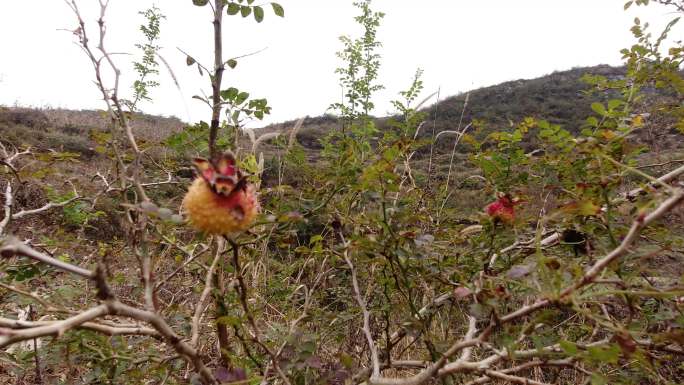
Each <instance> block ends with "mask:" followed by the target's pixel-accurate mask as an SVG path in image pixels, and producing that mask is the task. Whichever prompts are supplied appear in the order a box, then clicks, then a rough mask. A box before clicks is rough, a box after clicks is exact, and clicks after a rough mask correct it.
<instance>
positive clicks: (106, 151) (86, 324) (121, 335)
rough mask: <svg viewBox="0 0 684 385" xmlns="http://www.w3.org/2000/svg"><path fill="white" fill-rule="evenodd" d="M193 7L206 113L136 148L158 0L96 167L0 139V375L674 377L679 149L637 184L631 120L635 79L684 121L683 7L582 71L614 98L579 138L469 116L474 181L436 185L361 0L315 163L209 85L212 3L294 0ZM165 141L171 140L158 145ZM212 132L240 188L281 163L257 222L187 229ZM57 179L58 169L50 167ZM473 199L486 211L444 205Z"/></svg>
mask: <svg viewBox="0 0 684 385" xmlns="http://www.w3.org/2000/svg"><path fill="white" fill-rule="evenodd" d="M661 2H662V3H665V4H666V5H669V6H673V5H674V6H675V7H677V6H678V3H677V2H669V1H661ZM67 3H68V4H69V6H71V8H72V10H73V11H74V13H75V15H76V17H77V19H78V20H79V22H80V26H79V28H77V29H76V30H75V31H74V35H75V37H76V39H77V40H78V42H79V43H80V44H81V45H82V46H83V47H84V51H85V52H86V55H87V56H88V58H89V59H90V61H91V63H92V64H93V69H94V71H95V73H96V75H97V78H98V79H101V76H100V74H101V72H103V71H110V70H111V71H114V73H116V72H117V70H116V67H115V64H114V61H113V60H112V57H111V56H110V55H109V54H108V52H107V51H106V49H105V46H103V45H100V46H99V47H98V48H97V51H95V49H94V48H92V45H91V43H90V42H89V40H88V37H89V38H90V39H94V40H95V35H97V33H95V34H93V35H92V36H91V32H90V29H89V26H86V25H85V24H84V23H83V18H82V17H81V15H80V13H79V10H78V7H77V5H76V3H75V2H73V1H68V2H67ZM636 3H638V4H639V5H645V4H648V1H646V0H640V1H637V2H636ZM193 4H194V5H195V6H198V7H204V6H207V5H210V7H206V8H204V9H209V8H211V11H212V13H213V16H214V20H213V26H214V38H215V39H216V42H217V44H216V46H217V50H216V52H214V59H215V61H214V65H213V66H209V67H207V66H205V65H203V64H201V63H199V62H198V61H197V60H196V59H194V57H193V56H191V55H190V54H188V55H187V64H188V65H192V66H197V68H198V69H199V71H200V72H201V73H203V74H207V75H209V81H210V84H211V88H212V92H211V96H210V97H199V96H197V97H196V99H199V100H200V101H201V102H203V103H205V104H207V106H208V107H209V108H210V109H211V110H212V115H211V120H210V122H209V123H206V122H198V123H196V124H193V125H191V126H190V127H188V128H187V129H186V130H184V131H183V132H181V133H178V134H175V135H173V136H171V137H169V138H167V139H166V140H165V141H164V142H162V143H150V142H145V143H138V142H137V141H136V138H135V133H134V132H133V130H131V129H130V122H129V120H130V119H134V118H135V115H132V114H131V113H130V112H131V111H130V110H131V109H132V108H133V107H132V106H135V103H136V102H137V101H138V100H143V99H148V98H151V96H150V94H149V93H148V92H147V88H148V87H153V86H154V85H156V81H155V80H153V77H154V75H155V74H156V60H155V57H156V55H157V52H156V51H157V50H158V47H157V46H156V43H155V40H156V37H157V36H158V34H159V32H160V28H161V29H163V24H162V25H161V27H160V22H161V21H162V20H163V16H161V14H160V13H159V11H158V10H153V11H150V12H146V13H143V15H144V16H145V17H147V18H148V24H146V25H147V26H148V27H146V28H147V29H143V32H145V35H146V38H147V41H146V42H145V43H144V44H142V45H139V47H140V48H141V49H142V50H143V54H144V56H143V61H142V62H140V63H137V64H136V70H137V72H138V74H139V75H140V79H139V80H138V81H137V82H136V83H135V85H134V92H135V95H134V102H124V100H123V99H122V100H120V99H119V97H118V89H117V88H112V87H111V86H108V85H105V84H103V83H99V84H98V87H99V89H100V91H101V92H102V93H103V96H104V99H105V101H106V102H107V114H108V116H109V117H110V118H111V124H110V129H109V130H108V131H107V132H101V133H94V134H93V135H95V136H96V139H97V140H98V143H99V144H100V147H99V148H98V153H100V155H101V156H102V157H106V158H107V159H108V160H109V161H108V162H102V163H98V164H95V165H93V166H92V167H91V168H88V169H86V168H84V169H86V170H88V174H87V175H85V176H84V175H74V173H72V174H68V173H67V174H64V171H54V172H44V171H43V170H45V169H46V168H47V167H50V168H49V170H59V169H60V168H59V166H60V165H62V164H69V163H70V162H71V163H73V162H78V159H77V158H76V159H75V158H74V155H73V154H71V153H59V152H53V153H49V154H36V153H33V152H31V150H30V149H28V150H27V149H17V150H16V151H13V146H12V143H4V144H5V146H4V147H3V151H4V153H3V158H2V165H3V169H2V170H3V174H2V175H3V180H4V182H3V183H2V188H3V193H4V202H5V214H4V217H3V218H4V219H3V220H2V222H0V236H4V238H1V239H2V240H0V242H2V243H1V245H0V252H1V253H2V256H3V257H5V258H3V260H2V261H1V262H0V272H1V275H0V290H2V291H0V293H2V296H3V305H2V307H0V309H1V311H2V317H0V346H1V347H3V348H5V349H6V350H5V351H4V352H3V353H1V354H0V362H2V368H1V369H0V376H5V377H9V378H11V379H12V380H13V381H14V382H18V383H20V382H21V381H24V382H28V381H34V382H41V381H49V382H54V383H143V382H153V383H188V381H190V382H191V383H264V384H265V383H282V384H357V383H367V384H397V385H402V384H416V385H418V384H429V383H438V382H440V381H441V382H442V383H444V384H453V383H468V384H482V383H487V382H500V383H504V382H505V383H521V384H549V383H562V384H570V383H591V384H607V383H610V384H635V383H643V384H647V383H660V384H674V383H680V382H681V381H682V380H683V379H684V372H683V370H682V361H681V357H682V356H683V355H684V346H682V345H683V344H684V316H682V310H683V309H682V298H684V292H683V291H682V285H683V283H682V281H681V279H682V273H684V272H683V271H682V270H681V260H682V257H683V253H684V238H683V237H682V235H683V234H684V229H683V228H682V223H681V220H679V219H677V218H678V217H676V216H673V215H671V211H672V210H674V209H675V208H676V207H677V205H679V204H681V202H682V200H684V192H683V190H682V185H681V182H678V177H679V176H680V175H681V174H682V173H684V168H683V167H682V166H679V168H676V165H677V163H669V164H667V165H666V166H669V168H668V171H669V172H668V173H666V174H663V175H662V176H661V175H655V176H654V175H652V174H651V173H650V170H651V168H649V167H650V166H649V165H644V164H643V159H647V158H648V155H649V151H650V149H649V148H647V147H645V146H644V145H643V144H641V143H639V142H637V141H635V136H634V135H633V134H634V133H635V132H636V131H637V130H639V129H640V128H641V127H642V126H643V124H644V121H645V120H646V119H648V115H647V114H645V113H644V112H645V111H638V110H635V109H634V105H635V101H636V100H638V99H639V98H642V97H644V96H643V95H642V94H641V92H640V90H641V89H643V88H647V87H656V88H658V89H662V90H663V91H664V92H668V93H669V94H670V95H671V96H673V97H674V98H675V100H678V101H679V104H675V105H660V106H657V108H658V109H659V110H660V111H661V112H662V111H665V112H666V113H669V114H671V115H672V119H673V121H675V122H676V125H675V126H676V127H679V129H680V130H681V127H682V125H683V124H684V119H682V101H683V100H684V98H683V97H682V91H683V88H682V84H684V83H683V81H682V73H681V65H682V59H683V56H682V54H683V53H684V50H683V49H682V46H681V42H672V41H671V40H670V39H667V36H666V35H667V32H668V31H669V30H670V29H671V28H673V26H674V24H675V23H676V21H673V22H672V23H671V24H670V25H668V27H667V28H666V30H665V32H664V33H663V34H662V35H660V36H659V37H657V38H656V39H655V41H654V38H653V36H652V35H651V34H650V33H649V32H647V29H646V26H645V25H642V24H641V22H640V21H639V20H637V21H636V24H635V26H634V28H633V29H632V31H633V33H634V35H635V37H636V39H637V42H636V44H635V45H633V46H632V47H630V48H629V49H626V50H625V51H624V52H623V54H624V58H625V59H626V63H627V68H628V71H627V76H625V77H624V78H623V79H606V78H603V77H601V76H588V77H587V80H588V81H590V82H591V83H592V85H593V86H594V88H595V92H606V90H617V91H619V93H614V94H615V95H618V96H616V98H614V99H611V100H609V101H607V102H606V103H595V104H593V105H592V106H591V108H592V110H593V114H592V115H591V116H587V118H586V121H585V123H584V124H583V126H582V127H581V128H580V129H579V130H572V131H571V130H569V129H568V128H564V127H561V126H559V125H556V124H552V123H549V122H547V121H544V120H541V119H535V118H527V119H524V120H523V121H521V122H517V123H513V124H511V126H510V128H509V129H507V130H502V131H497V132H494V133H491V134H489V135H486V136H481V135H477V133H478V132H479V131H481V130H483V129H484V128H485V127H486V126H485V125H486V122H474V123H475V124H474V125H473V130H474V131H473V133H472V135H471V134H469V133H467V132H466V130H465V129H463V130H461V131H458V132H455V134H456V136H455V138H452V139H453V140H456V141H457V143H458V142H460V143H461V144H462V145H465V146H466V148H467V149H468V151H469V154H468V156H467V162H468V165H469V166H471V167H473V168H477V169H478V170H479V174H478V175H477V177H476V179H479V181H480V182H481V183H479V184H467V183H455V184H451V185H450V184H449V176H447V177H446V178H445V177H444V175H441V174H436V175H431V173H435V171H434V168H431V167H427V166H426V165H427V164H430V165H432V163H433V161H435V160H434V159H425V157H427V156H428V155H427V154H428V152H426V151H422V150H424V149H425V148H426V147H428V146H430V144H431V142H432V140H434V138H432V140H426V139H420V138H424V136H421V135H419V134H420V130H421V128H422V126H423V123H424V122H425V121H426V120H428V119H429V117H428V116H427V115H426V114H425V113H424V112H423V110H421V106H422V104H423V103H424V101H423V102H418V101H420V100H421V97H420V94H421V92H422V89H423V84H422V81H421V75H422V71H420V70H418V71H417V72H416V74H415V76H414V78H413V81H412V82H411V83H410V84H409V86H408V88H407V89H406V91H403V92H401V93H400V95H399V98H398V100H396V101H395V102H394V103H393V105H394V106H395V107H396V109H397V115H396V116H395V117H394V118H393V119H392V121H391V123H390V124H389V125H388V127H387V128H386V129H383V130H382V131H381V130H379V129H377V127H376V126H375V123H374V120H373V119H372V118H371V117H370V115H369V114H370V112H371V111H372V109H373V94H374V92H375V91H377V90H379V89H380V88H381V87H382V85H380V84H378V83H377V76H378V73H379V71H380V63H381V56H380V54H379V49H380V48H381V44H380V43H379V42H378V41H377V39H376V32H377V29H378V28H379V27H380V24H381V20H382V18H383V16H384V15H383V14H382V13H379V12H375V11H373V10H372V9H371V1H370V0H364V1H360V2H357V3H355V6H356V7H358V8H359V10H360V11H361V12H360V15H359V16H358V17H357V18H356V21H357V22H358V23H359V25H360V26H361V27H362V29H363V34H362V35H361V36H360V37H358V38H353V37H344V38H342V43H343V49H342V51H340V53H339V54H338V56H339V58H340V59H342V61H343V65H342V66H341V67H340V68H339V69H338V70H337V74H338V75H339V76H340V84H341V86H342V87H343V90H344V95H345V97H344V100H343V101H341V102H340V103H336V104H333V105H332V106H331V108H332V111H334V112H336V113H337V114H338V117H339V122H340V125H339V129H335V130H332V131H330V132H329V133H328V134H327V136H325V137H323V138H320V142H321V145H322V149H321V150H320V153H316V154H314V155H315V159H318V161H317V162H316V163H309V162H307V157H311V155H312V154H310V153H307V152H306V151H305V150H304V149H303V148H302V146H301V145H299V144H298V143H297V141H296V137H297V130H298V128H299V127H298V126H295V128H294V129H293V130H292V131H291V132H283V133H279V134H278V133H273V134H266V136H262V137H260V138H257V137H256V136H255V135H254V133H253V132H251V131H249V130H248V129H245V128H244V127H243V125H244V123H245V121H246V120H249V119H262V118H263V116H264V114H268V113H269V112H270V108H271V107H270V106H269V105H268V103H267V101H266V100H265V99H258V98H257V99H253V98H250V94H249V93H248V92H246V91H244V90H238V89H236V88H234V87H227V88H225V87H224V86H223V85H222V80H223V76H224V74H225V73H227V74H230V72H226V71H229V70H236V68H239V67H238V58H232V59H228V60H225V58H224V57H223V49H224V48H223V45H222V34H221V33H222V30H221V26H222V23H223V16H224V15H223V13H224V12H225V13H226V15H228V16H237V15H240V16H241V17H242V18H250V17H253V18H254V20H255V21H257V22H262V21H263V20H264V17H265V9H264V8H267V9H268V8H269V7H270V8H271V9H272V11H273V12H274V13H275V14H276V15H278V16H284V10H283V8H282V7H281V6H280V5H278V4H276V3H272V4H269V5H256V4H254V2H253V1H250V0H236V1H223V0H216V1H213V2H211V4H209V0H193ZM631 5H632V2H631V1H630V2H629V3H628V4H627V5H626V7H629V6H631ZM105 10H106V3H102V11H103V12H102V14H103V15H104V11H105ZM678 10H679V11H682V9H681V7H680V8H678ZM231 20H233V19H231ZM101 21H102V23H100V26H101V27H102V25H104V21H103V20H101ZM86 32H88V35H87V34H86ZM148 32H149V33H148ZM100 33H101V34H102V33H104V29H101V30H100ZM667 44H670V45H671V46H670V47H667V48H668V49H666V47H665V45H667ZM146 66H149V67H146ZM224 72H225V73H224ZM300 123H301V122H300ZM663 129H665V128H663ZM571 132H579V134H577V135H574V134H572V133H571ZM278 136H279V137H278ZM244 137H248V138H249V139H250V142H251V147H250V146H245V145H244V143H245V141H241V140H240V138H244ZM477 138H483V139H477ZM268 140H271V141H272V142H273V143H275V145H276V146H277V147H278V148H279V149H278V151H277V153H276V154H275V155H273V154H270V156H272V157H273V159H270V160H268V161H266V160H265V157H266V156H269V154H264V153H263V152H260V151H259V145H260V144H261V143H263V142H265V141H268ZM530 143H536V144H537V146H536V147H537V148H535V149H533V150H530V149H529V144H530ZM156 146H166V147H168V148H170V149H171V150H172V156H164V157H160V158H156V159H155V158H153V157H151V156H147V155H146V151H147V149H150V148H154V147H156ZM461 147H462V146H461ZM461 147H459V148H461ZM454 148H456V146H455V145H454ZM224 149H232V150H234V152H235V153H237V154H238V156H239V160H240V166H241V168H242V169H243V170H245V171H247V172H248V173H250V174H251V175H252V177H251V178H252V179H251V182H252V183H255V184H258V183H259V178H258V177H259V176H260V175H262V173H263V172H264V167H265V165H271V166H272V167H273V168H274V169H277V175H276V176H273V177H270V178H269V179H271V181H270V182H269V185H268V186H262V190H261V192H260V200H261V205H262V210H263V213H262V215H261V217H260V218H259V219H258V220H257V222H256V223H255V224H254V225H253V226H252V228H251V229H249V230H248V231H245V232H243V233H241V234H234V235H233V236H231V237H209V236H204V235H202V234H196V233H194V232H192V231H191V230H189V229H188V228H187V226H186V225H185V224H184V220H183V217H182V216H181V214H182V213H181V212H179V203H180V200H181V199H180V197H181V196H182V194H183V191H184V188H185V186H186V185H187V182H188V181H187V180H186V179H178V177H177V176H178V175H181V173H180V172H179V171H180V169H182V168H184V167H187V166H188V165H189V164H190V160H189V159H188V157H189V156H197V155H201V156H210V157H213V156H215V155H216V154H219V153H220V152H222V151H223V150H224ZM165 154H166V153H165ZM429 156H432V154H431V153H430V155H429ZM453 159H454V157H453V156H452V162H453ZM460 159H463V158H460ZM661 166H662V165H661ZM68 168H69V167H63V168H62V169H68ZM449 168H450V169H451V165H450V166H449ZM76 174H78V173H76ZM269 175H270V174H269ZM66 177H70V178H71V179H69V183H68V185H70V186H68V185H64V183H63V180H62V181H61V182H59V180H60V179H63V178H66ZM79 177H80V178H79ZM164 178H167V179H164ZM26 180H31V181H32V183H39V184H43V185H44V186H45V189H46V191H48V192H49V194H48V196H49V197H50V202H49V203H46V204H45V205H44V206H41V207H38V208H25V207H22V206H21V205H19V204H15V203H14V200H13V192H14V191H18V188H17V186H18V184H21V183H24V181H26ZM274 181H275V182H274ZM468 186H470V187H468ZM468 189H470V190H468ZM475 189H479V190H477V191H473V190H475ZM57 190H59V191H61V192H59V193H57V192H55V191H57ZM466 196H469V197H479V199H480V202H477V203H476V204H475V206H476V207H475V209H473V210H470V211H463V210H460V209H456V208H457V207H463V205H460V204H458V203H459V202H458V201H459V200H460V199H463V197H466ZM99 202H106V204H100V203H99ZM96 207H107V208H108V210H115V211H116V214H117V215H118V217H119V218H120V220H119V222H118V226H120V227H121V230H122V232H123V234H124V236H122V237H119V238H115V239H113V240H112V239H111V237H109V238H105V237H102V238H101V239H98V238H97V236H96V234H97V233H96V232H95V233H93V232H92V231H90V232H77V233H76V235H73V234H70V233H67V232H65V231H64V230H63V229H62V228H61V226H72V227H73V226H76V227H78V226H82V227H85V226H94V225H95V224H97V223H98V221H97V220H96V219H97V218H99V217H101V216H103V215H107V216H109V215H110V214H111V213H104V212H101V211H99V210H97V209H96ZM56 208H61V210H62V214H63V215H62V218H63V220H62V221H60V222H57V223H58V224H59V226H57V227H56V230H55V231H53V232H48V231H42V229H41V228H40V222H39V220H40V218H41V217H42V216H48V215H58V211H56V210H55V209H56ZM32 218H33V219H34V220H35V222H29V221H28V220H29V219H32ZM37 226H38V228H36V227H37ZM9 234H15V235H16V236H19V237H21V238H22V239H23V240H22V241H19V240H18V239H17V238H14V237H10V236H9ZM89 234H90V235H89ZM83 282H89V284H84V283H83ZM0 378H2V377H0Z"/></svg>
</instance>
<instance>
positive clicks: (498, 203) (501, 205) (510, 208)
mask: <svg viewBox="0 0 684 385" xmlns="http://www.w3.org/2000/svg"><path fill="white" fill-rule="evenodd" d="M497 196H498V199H497V200H495V201H494V202H492V203H490V204H489V205H487V207H486V208H485V211H486V212H487V215H489V216H490V217H491V218H492V219H494V222H503V223H505V224H511V223H513V221H515V206H516V205H517V204H519V203H521V202H522V201H521V200H520V199H518V198H511V196H510V194H504V193H498V194H497Z"/></svg>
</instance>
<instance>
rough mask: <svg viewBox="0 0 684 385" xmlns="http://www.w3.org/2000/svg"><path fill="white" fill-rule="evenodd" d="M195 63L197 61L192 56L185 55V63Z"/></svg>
mask: <svg viewBox="0 0 684 385" xmlns="http://www.w3.org/2000/svg"><path fill="white" fill-rule="evenodd" d="M195 63H197V61H196V60H195V59H194V58H193V57H192V56H186V57H185V64H187V65H189V66H191V65H193V64H195Z"/></svg>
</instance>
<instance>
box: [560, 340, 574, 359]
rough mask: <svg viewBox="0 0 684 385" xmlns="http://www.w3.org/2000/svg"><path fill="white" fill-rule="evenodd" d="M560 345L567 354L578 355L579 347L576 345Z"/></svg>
mask: <svg viewBox="0 0 684 385" xmlns="http://www.w3.org/2000/svg"><path fill="white" fill-rule="evenodd" d="M559 345H560V348H561V349H563V351H564V352H565V354H567V355H569V356H574V355H575V354H577V351H578V350H577V345H575V344H574V343H572V342H570V341H561V342H560V343H559Z"/></svg>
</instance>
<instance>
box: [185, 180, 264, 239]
mask: <svg viewBox="0 0 684 385" xmlns="http://www.w3.org/2000/svg"><path fill="white" fill-rule="evenodd" d="M183 209H184V210H185V212H186V213H187V215H188V219H189V221H190V225H192V226H193V227H194V228H196V229H197V230H200V231H203V232H205V233H208V234H217V235H227V234H231V233H235V232H239V231H243V230H245V229H247V228H248V227H249V226H250V225H251V224H252V222H254V219H255V218H256V216H257V214H258V213H259V204H258V201H257V198H256V192H255V191H254V186H253V185H251V184H250V185H247V187H246V188H245V189H244V190H241V191H236V192H235V193H234V194H231V195H230V196H226V195H221V194H217V193H216V192H215V191H214V190H212V188H211V187H210V186H209V183H207V181H206V180H204V178H202V177H199V178H197V179H195V181H194V182H193V183H192V185H191V186H190V188H189V189H188V193H187V194H186V195H185V198H184V199H183Z"/></svg>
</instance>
